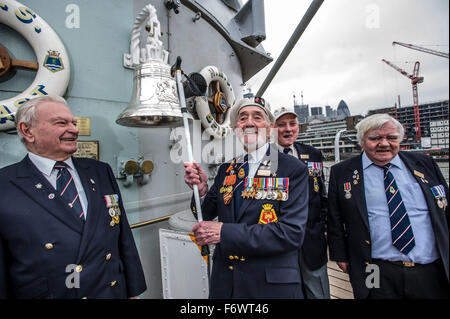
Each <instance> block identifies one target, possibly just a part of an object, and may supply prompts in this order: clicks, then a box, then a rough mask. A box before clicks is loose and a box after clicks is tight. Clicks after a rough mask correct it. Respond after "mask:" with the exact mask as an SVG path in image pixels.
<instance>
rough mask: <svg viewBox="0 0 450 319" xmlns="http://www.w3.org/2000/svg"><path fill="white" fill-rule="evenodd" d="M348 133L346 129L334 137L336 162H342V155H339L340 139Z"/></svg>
mask: <svg viewBox="0 0 450 319" xmlns="http://www.w3.org/2000/svg"><path fill="white" fill-rule="evenodd" d="M345 131H347V130H346V129H343V130H340V131H339V132H337V134H336V136H335V137H334V162H335V163H339V161H340V160H341V158H340V154H339V139H340V138H341V134H342V133H344V132H345Z"/></svg>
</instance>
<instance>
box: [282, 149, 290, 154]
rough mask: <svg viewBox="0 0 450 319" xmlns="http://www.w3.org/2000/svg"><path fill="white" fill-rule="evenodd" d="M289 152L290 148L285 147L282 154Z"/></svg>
mask: <svg viewBox="0 0 450 319" xmlns="http://www.w3.org/2000/svg"><path fill="white" fill-rule="evenodd" d="M290 152H291V149H290V148H289V147H287V148H285V149H284V150H283V153H284V154H289V153H290Z"/></svg>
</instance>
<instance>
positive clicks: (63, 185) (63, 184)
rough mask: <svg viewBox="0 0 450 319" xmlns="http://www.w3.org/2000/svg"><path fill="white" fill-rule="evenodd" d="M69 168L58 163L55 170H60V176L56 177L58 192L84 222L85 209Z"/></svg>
mask: <svg viewBox="0 0 450 319" xmlns="http://www.w3.org/2000/svg"><path fill="white" fill-rule="evenodd" d="M68 167H69V166H68V165H67V164H66V163H64V162H56V163H55V166H54V168H55V169H56V170H58V175H57V176H56V191H57V192H58V194H59V196H60V197H61V198H62V200H63V201H64V202H65V203H67V206H69V207H70V208H71V209H73V211H74V213H76V214H77V216H78V217H79V218H80V220H81V221H84V218H82V217H83V214H84V212H83V207H82V206H81V201H80V197H79V195H78V191H77V188H76V187H75V182H74V180H73V177H72V175H71V174H70V172H69V170H68V169H67V168H68Z"/></svg>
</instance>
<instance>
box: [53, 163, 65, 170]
mask: <svg viewBox="0 0 450 319" xmlns="http://www.w3.org/2000/svg"><path fill="white" fill-rule="evenodd" d="M68 167H69V165H67V164H66V163H64V162H56V163H55V166H53V168H54V169H58V170H61V169H63V168H68Z"/></svg>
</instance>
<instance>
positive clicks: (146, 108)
mask: <svg viewBox="0 0 450 319" xmlns="http://www.w3.org/2000/svg"><path fill="white" fill-rule="evenodd" d="M116 123H117V124H120V125H124V126H133V127H154V126H157V127H175V126H181V125H183V115H182V114H181V109H180V106H179V101H178V95H177V88H176V83H175V80H174V79H173V78H172V77H171V76H170V66H169V65H168V64H166V63H164V62H162V61H158V60H150V61H148V62H146V63H143V64H139V65H137V66H136V67H135V69H134V79H133V95H132V97H131V100H130V103H129V104H128V107H127V108H126V109H125V110H124V111H123V112H122V113H121V114H120V115H119V116H118V117H117V120H116Z"/></svg>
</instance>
